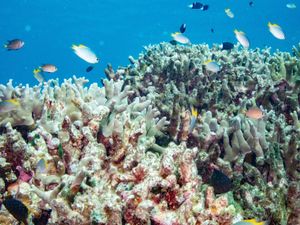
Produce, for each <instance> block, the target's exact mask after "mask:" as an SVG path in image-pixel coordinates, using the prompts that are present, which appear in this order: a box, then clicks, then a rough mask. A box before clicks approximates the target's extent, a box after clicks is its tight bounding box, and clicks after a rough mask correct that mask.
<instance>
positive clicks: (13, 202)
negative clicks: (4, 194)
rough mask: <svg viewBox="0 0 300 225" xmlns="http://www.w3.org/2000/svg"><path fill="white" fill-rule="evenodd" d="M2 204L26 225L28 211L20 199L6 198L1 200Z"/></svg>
mask: <svg viewBox="0 0 300 225" xmlns="http://www.w3.org/2000/svg"><path fill="white" fill-rule="evenodd" d="M3 205H4V206H5V208H6V209H7V211H9V213H10V214H11V215H13V217H15V218H16V220H18V221H19V222H23V223H24V224H25V225H28V221H27V218H28V214H29V212H28V209H27V207H26V206H25V205H24V204H23V203H22V202H21V201H19V200H17V199H15V198H8V199H5V200H4V201H3Z"/></svg>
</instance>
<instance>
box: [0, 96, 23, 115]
mask: <svg viewBox="0 0 300 225" xmlns="http://www.w3.org/2000/svg"><path fill="white" fill-rule="evenodd" d="M19 106H20V102H19V100H17V99H7V100H4V101H2V102H0V112H1V113H7V112H10V111H13V110H16V109H17V108H18V107H19Z"/></svg>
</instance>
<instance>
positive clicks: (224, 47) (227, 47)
mask: <svg viewBox="0 0 300 225" xmlns="http://www.w3.org/2000/svg"><path fill="white" fill-rule="evenodd" d="M221 48H222V50H231V49H233V48H234V44H232V43H230V42H223V43H222V46H221Z"/></svg>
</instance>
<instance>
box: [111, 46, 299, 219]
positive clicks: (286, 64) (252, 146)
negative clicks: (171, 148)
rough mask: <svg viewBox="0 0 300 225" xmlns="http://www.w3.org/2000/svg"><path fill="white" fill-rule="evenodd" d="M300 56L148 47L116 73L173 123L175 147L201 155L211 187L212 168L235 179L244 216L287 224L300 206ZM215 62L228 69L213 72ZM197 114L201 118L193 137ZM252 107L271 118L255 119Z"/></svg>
mask: <svg viewBox="0 0 300 225" xmlns="http://www.w3.org/2000/svg"><path fill="white" fill-rule="evenodd" d="M293 52H294V56H292V55H291V54H290V53H285V52H279V51H275V52H274V53H271V49H270V48H265V49H253V50H245V49H240V48H239V46H235V48H234V49H233V50H232V51H226V50H221V49H220V47H218V46H217V45H214V46H213V47H212V48H209V47H208V45H192V46H191V47H185V46H173V45H170V44H168V43H161V44H158V45H151V46H148V47H146V48H145V52H143V53H141V54H140V55H139V58H138V59H133V58H132V57H131V58H130V63H131V65H129V66H128V67H127V68H120V69H119V70H117V73H116V74H118V73H120V72H122V71H123V74H124V76H125V81H126V83H127V84H130V85H131V86H132V88H133V90H136V92H135V94H136V95H137V96H144V95H147V96H149V98H150V99H151V100H152V101H153V105H154V106H155V107H157V108H158V109H159V111H160V112H161V114H162V115H164V116H166V118H167V119H168V120H169V121H170V125H169V127H168V135H169V136H170V137H171V139H170V141H174V142H175V143H177V144H180V143H186V145H187V147H197V148H198V159H197V166H198V171H199V173H200V175H201V176H202V179H203V180H204V181H205V180H208V177H209V175H210V174H211V173H212V165H213V166H215V167H217V168H220V169H221V170H222V171H223V172H224V173H225V174H227V175H228V176H229V177H230V178H231V179H232V180H233V183H234V188H233V194H234V199H235V200H236V201H237V202H238V203H239V204H240V205H241V207H242V208H243V215H244V217H246V218H253V217H255V218H259V219H268V220H269V221H270V223H271V224H272V223H274V224H287V221H288V220H289V219H288V217H289V216H290V217H291V218H292V217H293V215H295V214H297V213H296V212H298V211H299V207H300V206H299V202H298V201H297V200H295V199H294V200H291V199H289V200H288V201H286V198H287V196H288V193H289V191H288V190H290V189H291V188H292V187H293V188H292V189H293V190H294V191H293V193H294V192H295V193H294V194H295V195H296V196H297V195H299V188H298V187H295V186H294V185H293V184H294V182H296V183H297V182H299V178H300V177H299V175H300V173H299V172H300V170H299V168H300V162H299V161H300V154H299V144H300V142H299V121H298V120H299V116H300V110H299V103H300V89H299V75H300V62H299V47H294V48H293ZM207 60H213V61H215V62H217V63H218V64H219V65H220V67H221V70H220V71H219V72H217V73H213V72H210V71H208V70H206V68H205V65H204V62H205V61H207ZM192 107H195V108H197V110H198V112H199V115H198V117H197V122H196V126H195V128H194V129H193V130H192V131H191V132H188V130H189V129H188V127H189V126H190V123H191V120H192V118H191V117H192V115H191V112H190V109H191V108H192ZM251 107H258V108H260V109H261V110H262V112H263V114H264V117H263V118H261V119H258V120H256V119H252V118H248V117H247V116H246V114H245V112H246V111H247V110H248V109H250V108H251ZM208 174H209V175H208ZM291 186H292V187H291ZM289 201H293V203H290V202H289ZM298 219H299V218H298ZM290 220H292V219H290Z"/></svg>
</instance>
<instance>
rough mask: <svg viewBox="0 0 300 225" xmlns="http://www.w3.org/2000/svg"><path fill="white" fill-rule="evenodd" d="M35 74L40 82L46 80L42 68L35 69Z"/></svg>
mask: <svg viewBox="0 0 300 225" xmlns="http://www.w3.org/2000/svg"><path fill="white" fill-rule="evenodd" d="M33 76H34V77H35V79H37V80H38V82H40V83H42V82H44V80H45V78H44V76H43V74H41V70H40V69H34V70H33Z"/></svg>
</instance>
